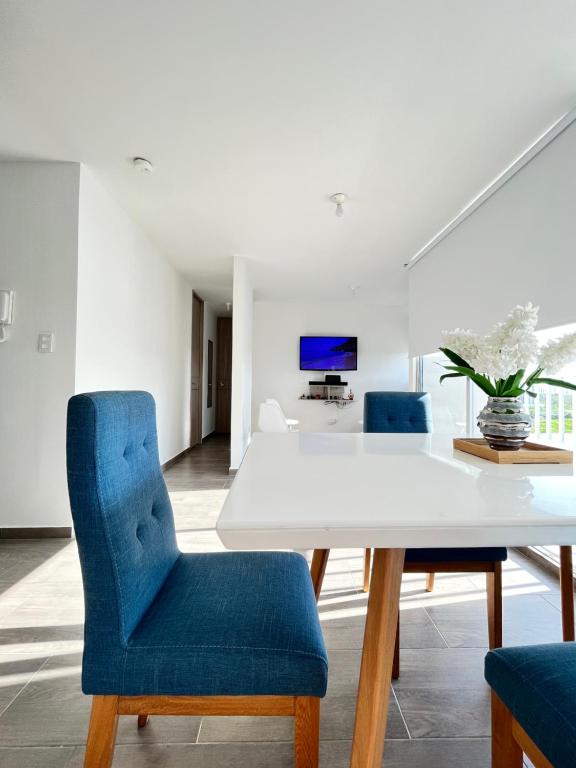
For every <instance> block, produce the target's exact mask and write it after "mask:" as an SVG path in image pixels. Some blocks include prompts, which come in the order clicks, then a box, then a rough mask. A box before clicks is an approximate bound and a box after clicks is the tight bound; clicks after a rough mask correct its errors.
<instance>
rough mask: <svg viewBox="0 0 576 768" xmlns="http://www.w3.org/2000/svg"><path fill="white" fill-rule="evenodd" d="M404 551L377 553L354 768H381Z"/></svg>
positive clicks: (375, 553)
mask: <svg viewBox="0 0 576 768" xmlns="http://www.w3.org/2000/svg"><path fill="white" fill-rule="evenodd" d="M403 568H404V550H403V549H375V550H374V564H373V566H372V580H371V583H370V594H369V597H368V612H367V614H366V629H365V630H364V647H363V650H362V665H361V667H360V682H359V684H358V700H357V703H356V722H355V724H354V737H353V740H352V756H351V758H350V768H381V766H382V756H383V754H384V734H385V732H386V720H387V717H388V699H389V697H390V678H391V675H392V662H393V659H394V644H395V641H396V625H397V622H398V607H399V601H400V586H401V582H402V569H403Z"/></svg>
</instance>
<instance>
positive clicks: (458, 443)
mask: <svg viewBox="0 0 576 768" xmlns="http://www.w3.org/2000/svg"><path fill="white" fill-rule="evenodd" d="M453 445H454V448H456V449H457V450H458V451H464V452H465V453H471V454H472V455H473V456H479V457H480V458H481V459H488V461H493V462H495V463H496V464H572V461H573V459H574V456H573V453H572V451H569V450H567V449H566V448H555V447H552V446H550V445H540V443H529V442H526V443H524V445H523V446H522V448H519V449H518V450H517V451H510V450H504V451H498V450H495V449H494V448H490V447H489V446H488V445H486V441H485V440H484V439H482V438H478V437H455V438H454V440H453Z"/></svg>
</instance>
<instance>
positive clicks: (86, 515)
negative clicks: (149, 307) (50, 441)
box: [67, 392, 180, 651]
mask: <svg viewBox="0 0 576 768" xmlns="http://www.w3.org/2000/svg"><path fill="white" fill-rule="evenodd" d="M67 464H68V489H69V494H70V504H71V508H72V517H73V519H74V530H75V533H76V538H77V541H78V549H79V552H80V562H81V565H82V576H83V582H84V594H85V602H86V625H85V638H86V644H87V646H88V645H89V644H91V643H97V644H98V645H99V647H100V648H102V647H103V646H104V647H110V648H111V649H112V648H118V647H119V646H122V647H126V644H127V642H128V640H129V638H130V635H131V633H132V631H133V630H134V629H135V627H136V626H137V624H138V623H139V621H140V619H141V618H142V616H143V615H144V613H145V612H146V610H147V609H148V608H149V606H150V604H151V603H152V601H153V600H154V597H155V596H156V594H157V593H158V591H159V590H160V588H161V587H162V585H163V584H164V581H165V580H166V577H167V576H168V574H169V573H170V571H171V569H172V566H173V565H174V563H175V562H176V560H177V559H178V557H179V554H180V553H179V551H178V547H177V544H176V535H175V531H174V519H173V515H172V507H171V505H170V499H169V497H168V492H167V490H166V485H165V483H164V478H163V476H162V470H161V468H160V462H159V458H158V441H157V435H156V415H155V405H154V399H153V397H152V395H150V394H148V393H147V392H95V393H91V394H84V395H76V396H75V397H73V398H71V400H70V402H69V404H68V434H67ZM88 651H89V648H88Z"/></svg>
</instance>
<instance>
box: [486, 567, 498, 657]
mask: <svg viewBox="0 0 576 768" xmlns="http://www.w3.org/2000/svg"><path fill="white" fill-rule="evenodd" d="M486 588H487V592H488V645H489V646H490V649H493V648H501V647H502V563H501V562H496V563H494V571H492V572H488V573H487V574H486Z"/></svg>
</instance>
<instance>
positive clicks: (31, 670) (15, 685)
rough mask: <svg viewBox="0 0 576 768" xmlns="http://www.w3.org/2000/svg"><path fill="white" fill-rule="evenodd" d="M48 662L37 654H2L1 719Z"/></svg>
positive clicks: (0, 655) (0, 661)
mask: <svg viewBox="0 0 576 768" xmlns="http://www.w3.org/2000/svg"><path fill="white" fill-rule="evenodd" d="M46 660H47V657H42V656H36V655H35V654H22V653H19V654H18V653H10V654H4V653H0V717H1V716H2V713H3V712H4V711H5V709H6V708H7V707H8V706H9V704H11V702H12V701H13V700H14V699H15V698H16V696H17V695H18V694H19V693H20V691H22V690H23V688H24V687H25V686H26V685H27V684H28V683H29V682H30V680H31V679H32V677H33V676H34V675H35V674H36V673H37V672H38V670H39V669H40V668H41V667H42V665H43V664H44V663H45V662H46ZM0 744H2V742H1V741H0Z"/></svg>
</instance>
